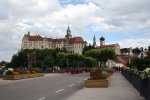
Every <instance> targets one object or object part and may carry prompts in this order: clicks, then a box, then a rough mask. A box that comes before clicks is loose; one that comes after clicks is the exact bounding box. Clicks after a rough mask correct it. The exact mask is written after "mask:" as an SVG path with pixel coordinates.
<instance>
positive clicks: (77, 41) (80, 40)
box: [69, 37, 85, 43]
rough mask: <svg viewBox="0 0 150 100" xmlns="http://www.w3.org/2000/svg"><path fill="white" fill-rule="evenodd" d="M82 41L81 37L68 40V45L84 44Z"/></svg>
mask: <svg viewBox="0 0 150 100" xmlns="http://www.w3.org/2000/svg"><path fill="white" fill-rule="evenodd" d="M84 42H85V41H83V39H82V38H81V37H74V38H70V39H69V43H84Z"/></svg>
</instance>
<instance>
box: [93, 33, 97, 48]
mask: <svg viewBox="0 0 150 100" xmlns="http://www.w3.org/2000/svg"><path fill="white" fill-rule="evenodd" d="M93 46H94V47H96V38H95V35H94V37H93Z"/></svg>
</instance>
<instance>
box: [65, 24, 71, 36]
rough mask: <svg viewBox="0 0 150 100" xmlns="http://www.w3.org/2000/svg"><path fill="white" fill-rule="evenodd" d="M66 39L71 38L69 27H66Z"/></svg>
mask: <svg viewBox="0 0 150 100" xmlns="http://www.w3.org/2000/svg"><path fill="white" fill-rule="evenodd" d="M66 38H68V39H69V38H72V35H71V30H70V27H69V26H68V29H67V35H66Z"/></svg>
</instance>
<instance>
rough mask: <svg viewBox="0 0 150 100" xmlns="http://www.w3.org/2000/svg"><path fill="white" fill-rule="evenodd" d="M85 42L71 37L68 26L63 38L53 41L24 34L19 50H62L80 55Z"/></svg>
mask: <svg viewBox="0 0 150 100" xmlns="http://www.w3.org/2000/svg"><path fill="white" fill-rule="evenodd" d="M85 45H86V41H84V40H83V38H82V37H72V35H71V30H70V28H69V26H68V29H67V34H66V36H65V38H59V39H53V38H47V37H42V36H40V35H30V32H28V34H25V35H24V37H23V38H22V44H21V49H56V48H58V49H62V48H65V49H66V50H67V51H70V52H74V53H78V54H82V51H83V48H84V47H85Z"/></svg>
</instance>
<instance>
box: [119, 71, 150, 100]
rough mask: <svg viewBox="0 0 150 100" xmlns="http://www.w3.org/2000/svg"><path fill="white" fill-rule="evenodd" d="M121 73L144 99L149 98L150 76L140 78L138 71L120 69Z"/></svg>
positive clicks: (147, 99) (148, 99) (149, 99)
mask: <svg viewBox="0 0 150 100" xmlns="http://www.w3.org/2000/svg"><path fill="white" fill-rule="evenodd" d="M121 73H122V75H123V76H124V77H125V78H126V79H127V80H128V81H129V82H130V83H131V84H132V85H133V87H134V88H135V89H136V90H137V91H138V92H139V93H140V95H141V96H143V97H144V98H145V100H150V94H149V93H150V78H146V79H141V77H140V72H136V73H135V72H133V71H127V70H124V69H121Z"/></svg>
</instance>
